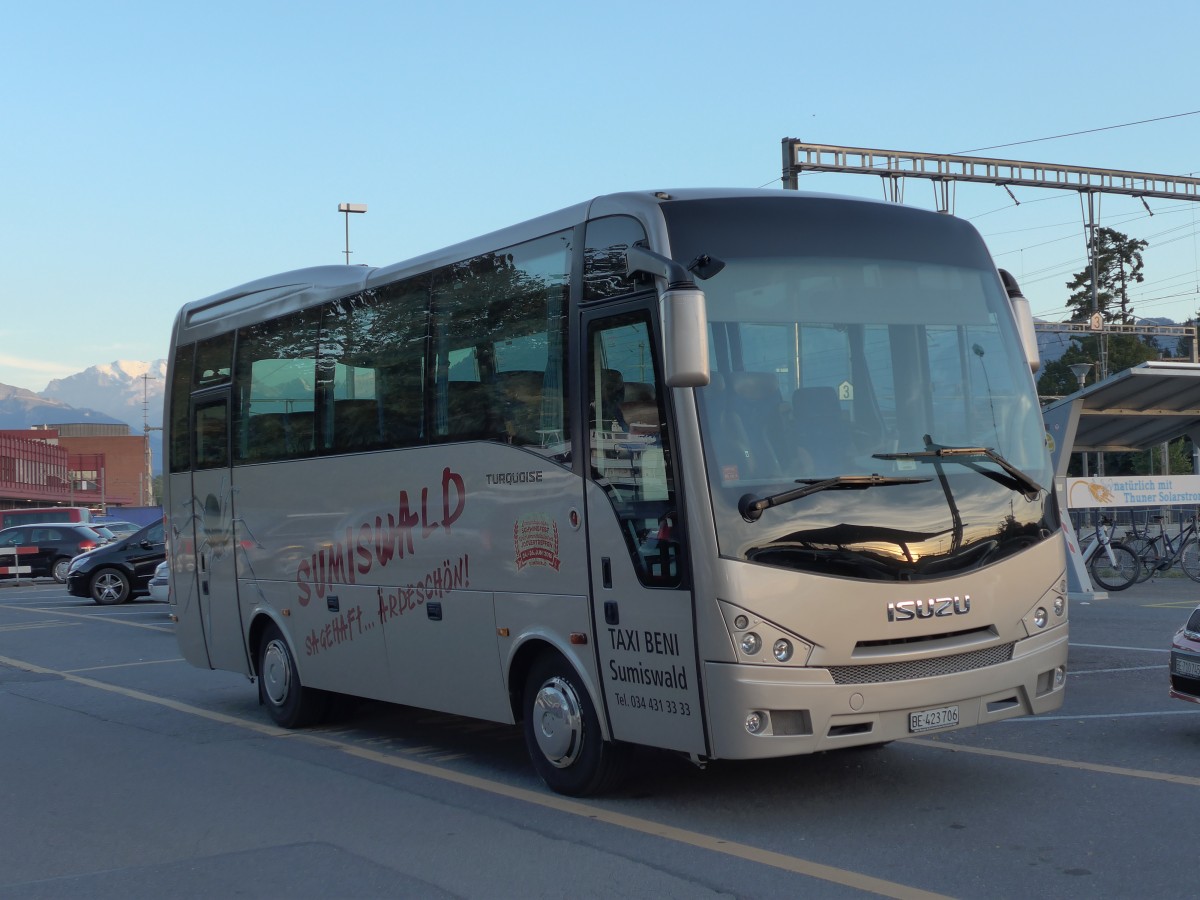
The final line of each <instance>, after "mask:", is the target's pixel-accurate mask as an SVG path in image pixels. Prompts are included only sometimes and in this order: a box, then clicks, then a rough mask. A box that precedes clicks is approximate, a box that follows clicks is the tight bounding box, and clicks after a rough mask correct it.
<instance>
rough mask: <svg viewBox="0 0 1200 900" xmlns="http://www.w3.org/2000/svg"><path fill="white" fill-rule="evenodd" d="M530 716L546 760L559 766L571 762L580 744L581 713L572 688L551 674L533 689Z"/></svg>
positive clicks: (561, 766) (581, 732) (562, 767)
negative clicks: (534, 693)
mask: <svg viewBox="0 0 1200 900" xmlns="http://www.w3.org/2000/svg"><path fill="white" fill-rule="evenodd" d="M533 716H534V723H533V725H534V727H533V732H534V735H535V736H536V737H537V742H538V747H539V748H540V749H541V751H542V754H543V755H544V756H545V757H546V760H547V761H548V762H549V763H550V764H551V765H553V766H556V767H558V768H560V769H565V768H566V767H567V766H569V765H571V763H573V762H575V760H576V759H578V758H579V751H580V749H581V748H582V747H583V717H582V716H581V715H580V712H579V697H578V696H576V694H575V689H574V688H573V687H571V685H570V684H568V683H567V682H565V681H563V680H562V679H561V678H551V679H550V680H549V681H547V682H546V683H545V684H543V685H542V687H541V690H539V691H538V693H537V698H536V699H535V700H534V704H533Z"/></svg>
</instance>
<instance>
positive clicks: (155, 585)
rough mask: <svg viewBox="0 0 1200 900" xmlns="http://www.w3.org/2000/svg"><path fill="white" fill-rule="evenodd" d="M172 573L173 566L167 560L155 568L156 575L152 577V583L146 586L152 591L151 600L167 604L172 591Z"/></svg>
mask: <svg viewBox="0 0 1200 900" xmlns="http://www.w3.org/2000/svg"><path fill="white" fill-rule="evenodd" d="M170 573H171V565H170V563H168V562H166V561H165V560H164V561H163V562H160V563H159V564H158V567H157V568H155V570H154V574H153V575H151V576H150V581H149V583H147V585H146V587H148V588H149V589H150V599H151V600H154V601H156V602H158V603H166V602H167V596H168V594H169V593H170V591H171V581H170Z"/></svg>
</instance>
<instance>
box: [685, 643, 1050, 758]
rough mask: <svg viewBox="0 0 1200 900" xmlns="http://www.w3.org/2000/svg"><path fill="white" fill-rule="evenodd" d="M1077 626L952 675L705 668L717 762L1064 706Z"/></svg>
mask: <svg viewBox="0 0 1200 900" xmlns="http://www.w3.org/2000/svg"><path fill="white" fill-rule="evenodd" d="M1066 665H1067V628H1066V627H1065V626H1063V627H1061V628H1056V629H1054V630H1053V631H1052V632H1050V633H1047V634H1044V635H1039V636H1037V637H1035V638H1029V639H1027V640H1024V641H1019V642H1018V643H1017V644H1016V645H1015V646H1014V650H1013V658H1012V659H1011V660H1009V661H1007V662H1003V663H999V664H996V665H992V666H987V667H986V668H981V669H974V670H970V671H965V672H956V673H954V674H951V675H938V676H934V677H929V678H915V679H910V680H905V681H889V682H877V683H861V684H835V683H833V679H832V677H831V676H830V674H829V670H828V669H824V668H799V667H786V666H750V665H734V664H727V663H715V662H708V663H705V666H704V671H705V679H704V680H705V691H706V694H707V701H708V711H709V716H708V721H709V729H710V733H711V737H712V751H713V752H712V758H714V759H720V758H724V759H765V758H769V757H779V756H793V755H800V754H805V753H814V752H817V751H823V750H833V749H837V748H841V747H855V746H864V745H870V744H880V743H886V742H888V741H894V740H899V739H901V738H907V737H918V736H922V735H925V734H937V733H940V732H943V731H952V730H954V729H957V728H965V727H967V726H970V725H981V724H984V723H987V722H996V721H1000V720H1002V719H1009V718H1012V717H1014V716H1026V715H1036V714H1039V713H1045V712H1050V711H1051V710H1055V709H1058V708H1059V707H1061V706H1062V702H1063V685H1064V682H1065V680H1066V679H1065V674H1066Z"/></svg>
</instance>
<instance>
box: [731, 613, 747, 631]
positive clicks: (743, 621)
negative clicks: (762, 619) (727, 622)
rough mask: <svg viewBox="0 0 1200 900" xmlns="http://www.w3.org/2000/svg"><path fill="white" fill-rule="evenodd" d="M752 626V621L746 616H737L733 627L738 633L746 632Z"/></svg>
mask: <svg viewBox="0 0 1200 900" xmlns="http://www.w3.org/2000/svg"><path fill="white" fill-rule="evenodd" d="M749 626H750V620H749V619H747V618H746V617H745V616H737V617H736V618H735V619H734V620H733V627H734V628H736V629H737V630H738V631H745V630H746V629H747V628H748V627H749Z"/></svg>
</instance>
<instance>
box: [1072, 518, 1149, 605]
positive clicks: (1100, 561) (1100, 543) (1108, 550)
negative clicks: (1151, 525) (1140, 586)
mask: <svg viewBox="0 0 1200 900" xmlns="http://www.w3.org/2000/svg"><path fill="white" fill-rule="evenodd" d="M1106 525H1107V526H1108V530H1107V531H1106V530H1105V527H1104V526H1106ZM1112 530H1113V523H1112V522H1111V521H1110V520H1108V519H1103V518H1102V519H1101V520H1100V521H1099V523H1097V525H1096V531H1095V534H1094V535H1093V540H1092V541H1091V543H1090V544H1088V546H1087V550H1086V551H1084V554H1083V562H1084V565H1086V566H1087V570H1088V574H1090V575H1091V576H1092V581H1094V582H1095V583H1096V584H1098V585H1100V587H1102V588H1104V589H1105V590H1109V591H1123V590H1125V589H1126V588H1127V587H1129V586H1130V585H1132V584H1133V583H1134V582H1136V581H1137V578H1138V573H1139V572H1140V571H1141V568H1142V563H1141V559H1140V558H1139V557H1138V555H1137V554H1136V553H1134V552H1133V551H1132V550H1130V549H1129V547H1127V546H1126V545H1125V544H1123V543H1122V542H1121V541H1114V540H1113V539H1112Z"/></svg>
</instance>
